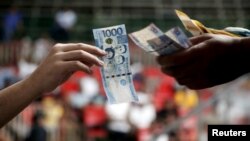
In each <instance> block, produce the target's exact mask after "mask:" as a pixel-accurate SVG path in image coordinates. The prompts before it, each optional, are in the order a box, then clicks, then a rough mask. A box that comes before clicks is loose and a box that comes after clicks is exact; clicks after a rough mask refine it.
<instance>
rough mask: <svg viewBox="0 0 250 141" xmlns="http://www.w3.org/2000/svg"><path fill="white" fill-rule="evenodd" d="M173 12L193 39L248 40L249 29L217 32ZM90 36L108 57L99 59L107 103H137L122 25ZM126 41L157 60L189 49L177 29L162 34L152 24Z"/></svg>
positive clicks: (229, 29) (185, 37)
mask: <svg viewBox="0 0 250 141" xmlns="http://www.w3.org/2000/svg"><path fill="white" fill-rule="evenodd" d="M175 12H176V15H177V16H178V17H179V19H180V20H181V22H182V23H183V25H184V27H185V28H186V30H187V31H189V32H190V33H191V34H192V35H193V36H198V35H201V34H204V33H212V34H223V35H228V36H232V37H247V36H250V31H249V30H248V29H244V28H238V27H228V28H225V29H223V30H217V29H213V28H208V27H205V26H204V25H203V24H202V23H201V22H199V21H197V20H193V19H191V18H190V17H189V16H188V15H187V14H185V13H183V12H181V11H178V10H176V11H175ZM93 34H94V39H95V43H96V46H97V47H99V48H101V49H102V50H105V51H106V52H107V55H106V56H105V57H103V58H101V59H102V60H103V61H104V66H103V67H102V68H101V74H102V81H103V86H104V90H105V92H106V95H107V98H108V101H109V103H111V104H115V103H123V102H131V101H134V102H137V101H138V100H139V99H138V96H137V95H136V92H135V89H134V85H133V80H132V73H131V69H130V54H129V44H128V37H127V32H126V28H125V25H117V26H112V27H106V28H99V29H94V30H93ZM129 37H130V38H131V39H132V41H133V42H134V43H135V44H136V45H137V46H138V47H140V48H142V49H143V50H144V51H146V52H148V53H150V54H153V55H156V56H158V55H170V54H173V53H176V52H178V51H181V50H183V49H186V48H189V47H190V46H191V43H190V42H189V40H188V37H187V36H186V35H185V33H184V32H183V31H182V29H181V28H180V27H174V28H172V29H170V30H168V31H167V32H163V31H161V30H160V29H159V28H158V27H157V26H156V25H155V24H153V23H152V24H150V25H148V26H147V27H145V28H143V29H141V30H139V31H136V32H133V33H130V34H129Z"/></svg>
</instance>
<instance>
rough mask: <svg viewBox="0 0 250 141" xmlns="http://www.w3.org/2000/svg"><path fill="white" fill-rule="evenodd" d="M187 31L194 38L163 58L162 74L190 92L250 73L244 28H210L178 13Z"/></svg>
mask: <svg viewBox="0 0 250 141" xmlns="http://www.w3.org/2000/svg"><path fill="white" fill-rule="evenodd" d="M176 13H177V15H178V17H179V18H180V20H181V21H182V23H183V24H184V26H185V28H186V29H187V30H188V31H189V32H191V34H192V35H194V37H192V38H190V39H189V41H190V42H191V44H192V45H191V46H190V47H189V48H188V49H185V50H183V51H180V52H177V53H174V54H170V55H161V56H159V57H158V58H157V61H158V62H159V64H160V65H161V69H162V71H163V72H164V73H165V74H167V75H170V76H173V77H174V78H175V79H176V80H177V81H178V82H179V83H180V84H182V85H186V86H187V87H189V88H191V89H204V88H208V87H213V86H216V85H220V84H223V83H226V82H229V81H232V80H234V79H236V78H238V77H239V76H241V75H243V74H246V73H248V72H249V71H250V67H249V64H248V63H247V61H248V60H249V59H250V38H249V37H248V36H249V35H250V34H249V33H250V32H249V30H247V29H244V28H234V27H229V28H225V29H224V30H217V29H213V28H207V27H205V26H204V25H203V24H201V23H200V22H198V21H196V20H192V19H190V18H189V17H188V16H187V15H186V14H185V13H183V12H180V11H176Z"/></svg>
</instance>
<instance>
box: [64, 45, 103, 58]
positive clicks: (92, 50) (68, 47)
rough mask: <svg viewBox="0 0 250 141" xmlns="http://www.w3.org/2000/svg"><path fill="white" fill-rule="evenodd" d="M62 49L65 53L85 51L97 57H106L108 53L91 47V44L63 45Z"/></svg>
mask: <svg viewBox="0 0 250 141" xmlns="http://www.w3.org/2000/svg"><path fill="white" fill-rule="evenodd" d="M61 49H62V51H64V52H67V51H73V50H84V51H86V52H89V53H91V54H94V55H97V56H104V55H106V52H105V51H103V50H101V49H99V48H98V47H96V46H92V45H89V44H84V43H77V44H73V43H70V44H62V45H61Z"/></svg>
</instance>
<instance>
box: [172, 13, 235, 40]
mask: <svg viewBox="0 0 250 141" xmlns="http://www.w3.org/2000/svg"><path fill="white" fill-rule="evenodd" d="M175 12H176V14H177V16H178V17H179V19H180V20H181V22H182V23H183V25H184V27H185V28H186V29H187V30H188V31H189V32H190V33H191V34H192V35H193V36H198V35H201V34H204V33H212V34H223V35H228V36H232V37H240V36H239V35H236V34H233V33H230V32H227V31H225V30H218V29H213V28H208V27H206V26H204V25H203V24H202V23H201V22H199V21H197V20H193V19H191V18H190V17H189V16H188V15H187V14H185V13H183V12H181V11H179V10H175Z"/></svg>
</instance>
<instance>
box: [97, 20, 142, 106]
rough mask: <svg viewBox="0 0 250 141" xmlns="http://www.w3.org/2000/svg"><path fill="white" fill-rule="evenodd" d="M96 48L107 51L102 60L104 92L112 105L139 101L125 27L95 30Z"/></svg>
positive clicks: (118, 26)
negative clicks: (133, 78)
mask: <svg viewBox="0 0 250 141" xmlns="http://www.w3.org/2000/svg"><path fill="white" fill-rule="evenodd" d="M93 34H94V39H95V43H96V46H97V47H99V48H101V49H102V50H104V51H106V53H107V55H106V56H105V57H103V58H101V59H102V60H103V61H104V66H103V67H102V68H101V74H102V81H103V85H104V90H105V92H106V95H107V97H108V101H109V103H111V104H115V103H122V102H131V101H135V102H136V101H138V96H137V95H136V92H135V89H134V85H133V80H132V73H131V69H130V55H129V45H128V38H127V32H126V28H125V25H117V26H112V27H106V28H99V29H94V30H93Z"/></svg>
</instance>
